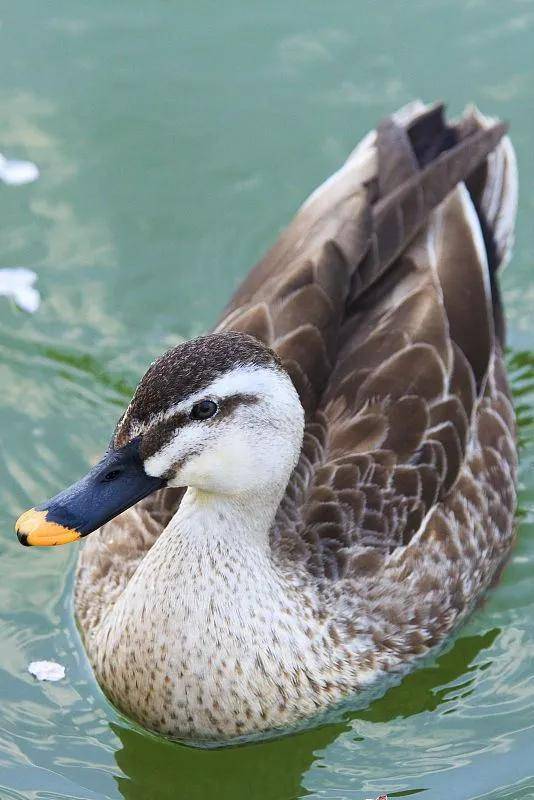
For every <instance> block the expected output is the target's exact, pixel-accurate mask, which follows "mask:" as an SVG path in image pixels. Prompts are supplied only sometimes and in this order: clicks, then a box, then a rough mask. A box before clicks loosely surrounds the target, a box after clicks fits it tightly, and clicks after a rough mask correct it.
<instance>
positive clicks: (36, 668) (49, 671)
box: [28, 661, 65, 681]
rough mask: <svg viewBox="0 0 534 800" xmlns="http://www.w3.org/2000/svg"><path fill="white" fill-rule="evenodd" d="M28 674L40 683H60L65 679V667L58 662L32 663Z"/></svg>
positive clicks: (29, 665)
mask: <svg viewBox="0 0 534 800" xmlns="http://www.w3.org/2000/svg"><path fill="white" fill-rule="evenodd" d="M28 672H29V673H31V674H32V675H33V676H34V677H36V678H37V680H38V681H60V680H61V679H62V678H64V677H65V667H64V666H63V665H62V664H58V663H57V662H56V661H32V662H31V664H28Z"/></svg>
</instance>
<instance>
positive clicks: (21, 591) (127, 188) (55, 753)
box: [0, 0, 534, 800]
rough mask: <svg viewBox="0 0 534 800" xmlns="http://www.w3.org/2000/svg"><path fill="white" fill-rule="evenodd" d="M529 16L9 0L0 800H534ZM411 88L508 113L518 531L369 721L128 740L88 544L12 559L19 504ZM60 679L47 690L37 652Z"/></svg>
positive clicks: (37, 491) (470, 9)
mask: <svg viewBox="0 0 534 800" xmlns="http://www.w3.org/2000/svg"><path fill="white" fill-rule="evenodd" d="M533 42H534V2H532V0H516V1H515V2H514V1H513V0H509V1H508V2H502V0H491V1H490V0H446V1H443V2H442V1H440V0H426V1H425V2H419V1H417V0H411V2H400V1H397V0H390V2H381V3H379V2H376V1H375V2H371V1H369V2H364V0H350V2H349V0H330V1H327V0H323V1H322V2H318V1H317V0H306V1H304V0H295V1H294V2H289V3H288V2H280V0H271V2H259V0H248V2H244V1H242V2H238V0H227V2H226V3H215V2H206V0H197V2H191V0H189V1H187V0H182V2H178V1H177V0H145V2H144V3H140V2H138V3H134V2H131V0H130V2H126V0H114V2H109V0H108V1H107V2H104V0H91V2H90V3H89V2H83V1H82V0H69V1H68V2H67V0H55V2H49V3H45V2H43V0H17V2H13V1H12V2H8V0H2V1H1V2H0V151H1V152H3V153H5V154H6V155H9V156H12V157H20V158H29V159H31V160H33V161H35V162H36V163H37V164H38V165H39V167H40V168H41V171H42V175H41V178H40V179H39V180H38V181H37V182H36V183H34V184H32V185H29V186H25V187H18V188H15V187H6V186H3V185H2V184H0V267H4V266H27V267H31V268H33V269H35V270H36V271H37V272H38V274H39V287H40V290H41V292H42V295H43V303H42V306H41V308H40V310H39V311H38V313H36V314H35V315H34V316H29V315H25V314H23V313H21V312H19V311H17V310H16V308H14V306H12V305H11V304H10V302H9V301H8V300H6V299H5V298H0V449H1V463H2V466H1V468H0V469H1V481H0V500H1V502H0V531H1V536H0V798H1V800H5V799H6V798H9V799H11V798H83V799H84V800H85V799H86V800H93V799H95V798H120V797H124V798H128V800H147V799H148V800H151V799H153V798H154V799H156V798H157V800H159V799H160V798H165V799H167V798H168V799H169V800H170V799H171V798H172V799H173V800H175V799H176V798H178V800H208V798H222V800H250V799H253V800H292V799H293V798H300V797H312V798H317V799H318V798H321V800H345V799H347V800H364V798H368V797H372V798H374V797H375V796H377V795H378V794H379V793H380V792H383V791H387V792H388V793H389V794H390V795H391V796H393V797H404V796H408V795H416V796H418V797H421V798H425V800H426V798H428V799H429V800H449V799H451V800H468V799H469V800H474V798H479V800H480V798H485V800H490V799H491V800H526V798H534V510H533V505H534V476H533V468H534V429H533V423H532V408H533V399H534V353H533V352H531V348H532V347H533V332H534V319H533V315H532V311H531V309H532V306H533V302H534V156H533V153H534V142H533V139H534V45H533ZM414 96H422V97H423V98H424V99H426V100H433V99H436V98H444V99H446V100H448V102H449V104H450V108H451V109H452V111H454V112H457V111H460V109H461V108H462V107H463V105H464V104H465V103H467V102H469V101H475V102H477V103H478V104H479V105H480V106H481V107H482V108H483V109H484V110H485V111H487V112H488V113H492V114H496V115H499V116H502V117H504V118H506V119H508V120H509V121H510V122H511V125H512V135H513V140H514V143H515V146H516V148H517V152H518V157H519V167H520V175H521V197H520V211H519V217H518V227H517V245H516V249H515V255H514V259H513V261H512V264H511V265H510V268H509V269H508V271H507V273H506V275H505V279H504V295H505V300H506V306H507V312H508V319H509V343H510V363H511V370H512V374H513V382H514V388H515V393H516V398H517V404H518V410H519V413H520V419H521V437H522V442H523V453H522V472H521V506H522V516H521V527H520V536H519V542H518V545H517V548H516V550H515V553H514V556H513V558H512V560H511V563H510V564H509V566H508V568H507V570H506V571H505V574H504V577H503V580H502V582H501V584H500V585H499V587H498V588H497V589H496V590H495V591H493V592H492V593H491V595H490V596H489V598H488V600H487V602H486V603H485V604H484V605H483V607H482V608H481V609H479V610H478V611H477V612H476V614H475V615H474V616H473V618H472V620H471V621H470V622H469V624H468V625H467V626H466V627H465V628H464V629H463V630H462V631H461V633H460V635H459V636H458V637H457V639H456V641H455V642H453V643H451V647H450V649H449V650H448V651H447V652H445V653H444V654H442V655H441V656H440V657H439V658H437V659H436V660H435V661H434V662H431V663H430V664H429V665H428V666H426V667H424V668H422V669H420V670H419V671H417V672H416V673H414V674H412V675H411V676H409V677H408V678H406V679H405V680H404V682H403V683H402V684H401V685H400V686H399V687H397V688H394V689H392V690H390V691H389V692H388V693H387V694H386V696H385V697H384V698H382V699H380V700H378V701H376V702H374V703H373V704H372V705H371V707H370V708H369V709H367V710H365V711H364V712H361V713H358V714H352V715H348V716H347V718H346V720H345V721H344V722H343V723H340V724H337V725H330V726H326V727H323V728H320V729H317V730H312V731H308V732H306V733H302V734H299V735H295V736H292V737H289V738H286V739H283V740H279V741H272V742H269V743H263V744H256V745H250V746H246V747H241V748H236V749H227V750H220V751H215V752H206V751H198V750H192V749H190V748H186V747H183V746H180V745H176V744H170V743H168V742H165V741H163V740H159V739H157V738H156V737H151V736H149V735H146V734H144V733H143V732H141V731H139V730H138V729H135V728H134V727H133V726H132V725H130V724H129V723H128V722H127V721H126V720H124V719H123V718H121V717H120V716H119V715H118V714H117V713H116V712H115V711H114V710H113V708H112V707H111V706H110V705H109V704H108V703H107V701H106V700H105V699H104V697H103V696H102V694H101V693H100V691H99V689H98V687H97V686H96V684H95V682H94V680H93V678H92V675H91V672H90V670H89V668H88V665H87V662H86V660H85V657H84V654H83V651H82V650H81V647H80V643H79V641H78V638H77V634H76V631H75V628H74V626H73V623H72V615H71V608H70V599H69V598H70V590H71V583H72V570H73V565H74V560H75V556H76V546H71V547H65V548H58V549H57V550H54V551H51V550H44V551H38V550H23V549H22V548H20V546H19V545H18V543H17V542H16V540H15V538H14V535H13V532H12V521H13V518H15V517H16V516H17V515H18V514H19V513H20V512H21V510H23V509H25V508H27V507H28V506H29V505H32V504H33V503H35V502H38V501H40V500H42V499H44V498H46V497H48V496H49V495H50V494H52V493H55V492H56V491H58V490H59V489H60V488H62V487H63V486H65V485H66V484H67V483H69V482H71V481H72V480H73V479H74V478H75V477H76V476H78V475H79V474H81V473H82V472H83V471H84V470H86V468H87V467H88V465H89V464H90V463H92V462H93V461H94V460H95V459H96V458H97V457H98V456H99V454H101V452H102V450H103V448H104V447H105V446H106V444H107V441H108V439H109V436H110V433H111V431H112V428H113V425H114V423H115V420H116V418H117V417H118V415H119V414H120V412H121V409H122V407H123V406H124V404H125V403H126V401H127V399H128V396H129V393H130V392H131V390H132V388H133V387H134V386H135V384H136V381H137V379H138V377H139V376H140V374H141V373H142V372H143V371H144V369H145V367H146V365H147V363H148V362H149V360H151V359H152V358H153V357H154V356H155V355H157V354H158V353H160V352H161V351H162V350H163V349H165V348H166V347H167V346H169V345H170V344H172V343H175V342H176V341H177V340H179V339H180V338H182V337H189V336H191V335H194V334H197V333H199V332H201V331H204V330H205V329H206V328H208V327H209V326H210V324H211V323H212V322H213V321H214V320H215V318H216V317H217V315H218V313H219V312H220V310H221V309H222V307H223V305H224V303H225V301H226V299H227V298H228V296H229V295H230V293H231V291H232V290H233V288H234V287H235V286H236V285H237V284H238V282H239V281H240V280H241V278H242V277H243V276H244V275H245V274H246V272H247V270H248V269H249V268H250V266H251V265H252V264H253V263H254V262H255V261H256V259H257V258H258V257H259V256H260V255H261V254H262V253H263V251H264V250H265V248H266V247H267V246H268V245H269V243H271V242H272V241H273V239H274V237H275V236H276V235H277V233H278V231H279V230H280V228H281V226H283V225H284V223H285V222H287V221H288V219H289V218H290V217H291V215H292V213H293V212H294V210H295V208H296V207H297V205H298V204H299V203H300V201H301V200H302V199H303V198H304V197H305V196H306V194H307V193H308V192H309V191H310V190H311V189H312V188H313V187H314V186H315V185H316V184H317V183H318V182H320V181H321V180H322V179H324V178H325V177H326V176H327V175H328V174H329V173H330V172H332V171H333V169H335V168H336V166H337V165H338V164H339V163H340V161H341V160H342V159H343V158H344V157H345V155H346V154H347V153H348V151H349V150H350V149H351V147H352V146H353V145H354V143H355V142H356V140H357V139H358V138H359V137H360V136H361V135H363V134H364V133H365V132H366V131H367V130H368V129H369V128H370V127H372V126H373V125H374V123H375V122H376V121H377V120H378V119H379V118H380V117H381V116H382V115H384V114H386V113H387V112H389V111H391V110H392V109H394V108H396V107H398V106H400V105H402V104H403V103H404V102H406V101H408V100H409V99H411V98H413V97H414ZM39 658H53V659H56V660H58V661H60V662H61V663H64V664H65V665H66V667H67V678H66V679H65V680H64V681H62V682H60V683H57V684H44V683H38V682H35V681H34V680H33V679H32V678H31V676H30V675H29V674H28V673H27V672H26V667H27V665H28V663H29V662H30V661H31V660H34V659H39Z"/></svg>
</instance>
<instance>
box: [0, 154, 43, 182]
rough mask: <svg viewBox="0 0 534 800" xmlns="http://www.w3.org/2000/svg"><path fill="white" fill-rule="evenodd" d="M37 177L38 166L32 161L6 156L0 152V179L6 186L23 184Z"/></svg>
mask: <svg viewBox="0 0 534 800" xmlns="http://www.w3.org/2000/svg"><path fill="white" fill-rule="evenodd" d="M38 177H39V167H38V166H37V165H36V164H34V163H33V161H19V160H18V159H15V158H6V157H5V156H3V155H2V153H0V180H1V181H3V182H4V183H6V184H7V185H8V186H23V185H24V184H25V183H33V181H36V180H37V178H38Z"/></svg>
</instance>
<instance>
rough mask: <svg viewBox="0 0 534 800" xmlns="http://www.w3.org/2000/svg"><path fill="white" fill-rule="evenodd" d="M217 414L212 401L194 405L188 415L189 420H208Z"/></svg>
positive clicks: (201, 401)
mask: <svg viewBox="0 0 534 800" xmlns="http://www.w3.org/2000/svg"><path fill="white" fill-rule="evenodd" d="M216 412H217V403H214V402H213V400H200V402H198V403H195V405H194V406H193V408H192V409H191V414H190V415H189V416H190V417H191V419H209V418H210V417H213V415H214V414H215V413H216Z"/></svg>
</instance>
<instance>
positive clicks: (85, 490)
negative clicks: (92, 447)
mask: <svg viewBox="0 0 534 800" xmlns="http://www.w3.org/2000/svg"><path fill="white" fill-rule="evenodd" d="M164 485H165V480H164V479H163V478H154V477H152V476H150V475H147V474H146V472H145V470H144V467H143V461H142V459H141V457H140V455H139V439H134V440H133V441H131V442H130V443H129V444H127V445H125V446H124V447H121V448H120V449H118V450H113V449H111V450H109V451H108V453H106V455H105V456H104V458H103V459H102V461H101V462H100V463H99V464H97V465H96V467H93V469H92V470H91V471H90V472H88V473H87V475H86V476H85V477H84V478H82V479H81V480H79V481H78V482H77V483H74V484H73V485H72V486H69V488H68V489H65V490H64V491H63V492H60V494H57V495H56V496H55V497H53V498H52V499H51V500H48V501H47V502H46V503H41V505H39V506H36V507H35V508H31V509H30V510H29V511H26V512H25V513H24V514H22V515H21V516H20V517H19V518H18V520H17V523H16V531H17V536H18V537H19V542H20V543H21V544H24V545H37V546H42V547H46V546H50V545H56V544H67V543H68V542H74V541H76V539H79V538H80V537H81V536H86V535H87V534H88V533H91V532H92V531H95V530H97V528H100V526H101V525H103V524H104V523H105V522H109V520H110V519H113V517H116V516H118V514H121V513H122V512H123V511H125V510H126V509H127V508H130V506H133V505H134V504H135V503H137V502H138V501H139V500H142V499H143V497H146V496H147V495H149V494H151V493H152V492H155V491H156V489H161V488H162V487H163V486H164Z"/></svg>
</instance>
